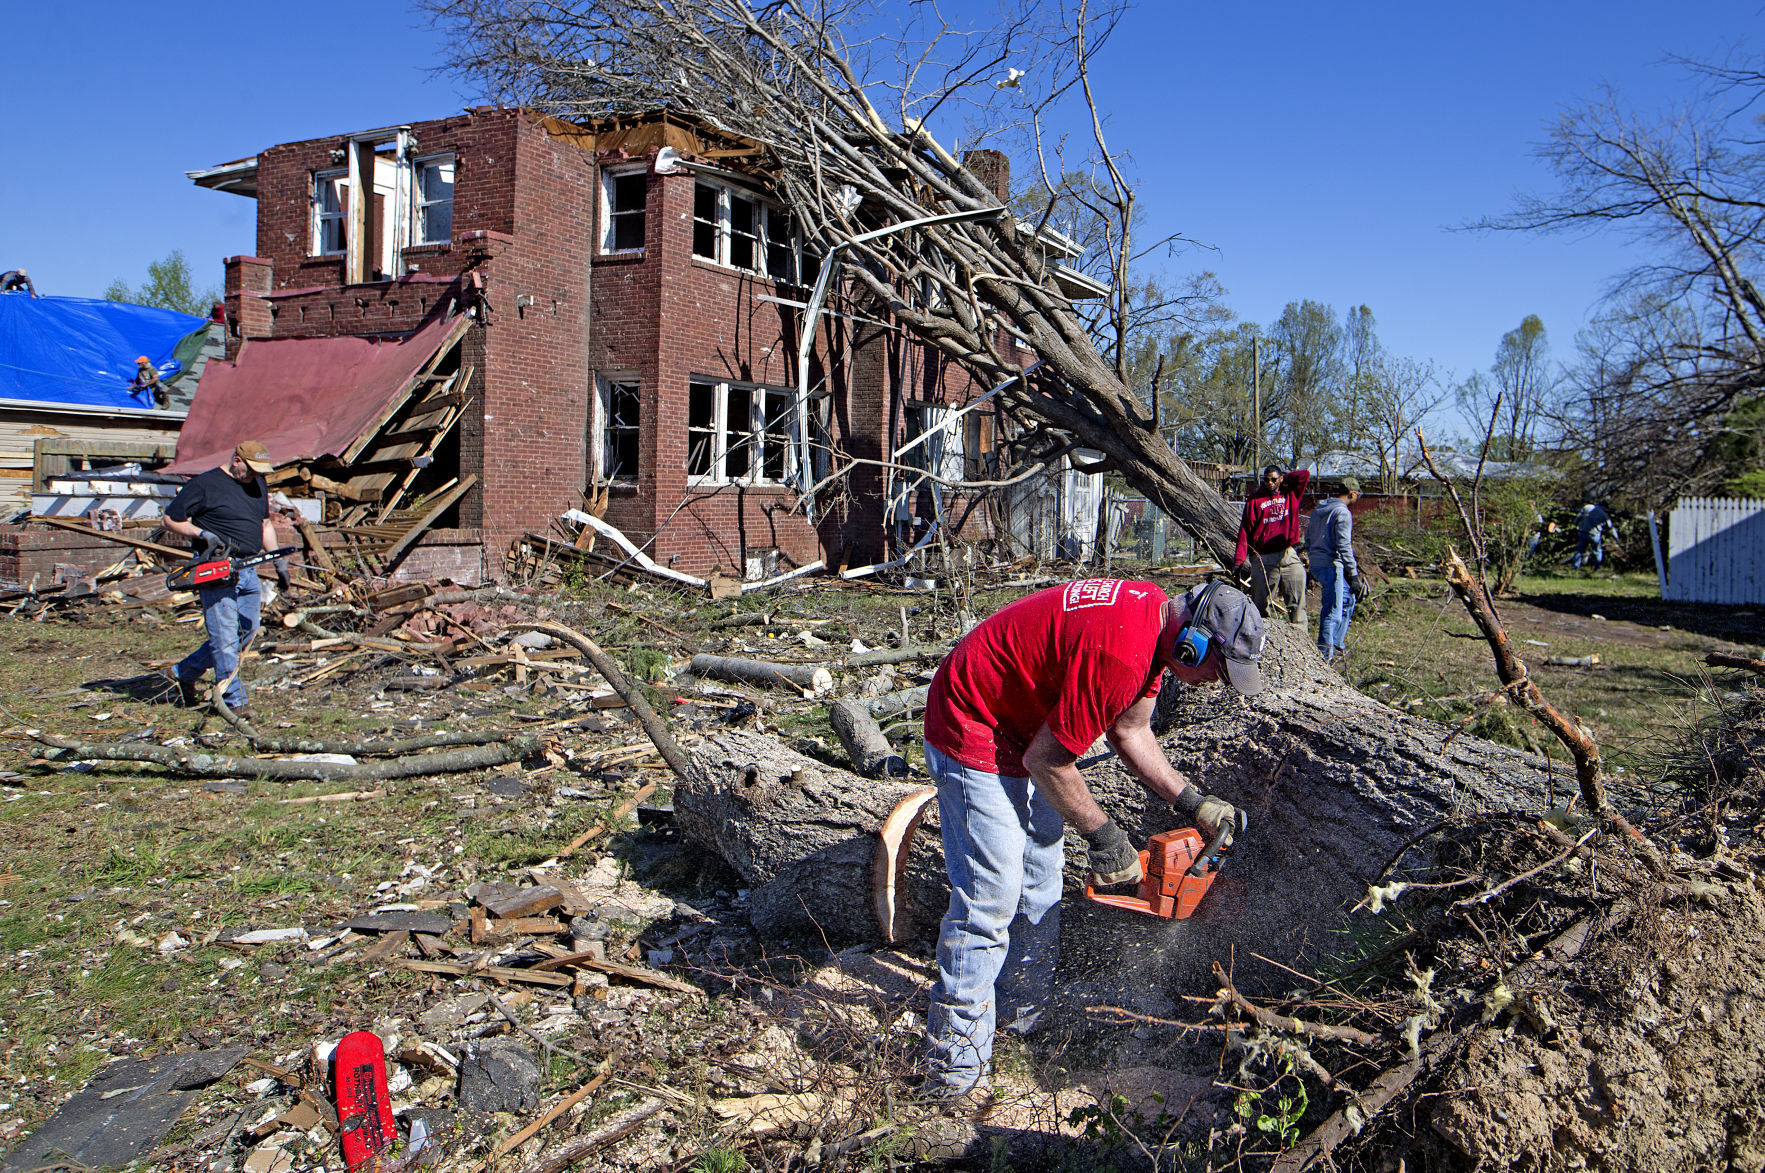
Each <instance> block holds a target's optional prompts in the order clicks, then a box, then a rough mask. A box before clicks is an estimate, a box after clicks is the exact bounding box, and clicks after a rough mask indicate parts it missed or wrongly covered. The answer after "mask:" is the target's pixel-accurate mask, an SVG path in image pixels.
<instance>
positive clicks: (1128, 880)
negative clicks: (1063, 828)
mask: <svg viewBox="0 0 1765 1173" xmlns="http://www.w3.org/2000/svg"><path fill="white" fill-rule="evenodd" d="M1084 835H1085V846H1086V852H1085V855H1086V861H1085V862H1086V864H1087V866H1089V867H1090V869H1091V883H1092V884H1093V885H1095V886H1096V887H1099V888H1108V887H1112V886H1114V885H1116V884H1138V883H1139V882H1140V876H1141V874H1142V873H1141V871H1140V853H1139V852H1138V851H1135V850H1134V845H1133V844H1132V843H1129V842H1128V833H1127V832H1126V831H1123V830H1122V829H1121V828H1120V827H1118V826H1116V823H1115V820H1114V819H1104V820H1103V825H1102V826H1101V827H1098V828H1097V829H1096V830H1095V831H1086V832H1085V833H1084Z"/></svg>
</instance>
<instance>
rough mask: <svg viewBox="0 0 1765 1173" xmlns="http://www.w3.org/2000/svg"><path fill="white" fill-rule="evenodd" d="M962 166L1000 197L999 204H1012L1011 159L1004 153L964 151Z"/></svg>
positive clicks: (982, 149)
mask: <svg viewBox="0 0 1765 1173" xmlns="http://www.w3.org/2000/svg"><path fill="white" fill-rule="evenodd" d="M962 165H963V166H964V167H966V168H968V169H969V171H971V172H973V173H974V177H975V178H976V179H978V180H980V181H981V182H982V183H984V184H986V185H987V187H988V189H989V190H991V191H992V193H993V194H994V195H996V196H998V197H999V202H1000V203H1002V204H1009V203H1010V202H1011V159H1010V157H1008V156H1007V155H1006V154H1005V152H1004V151H995V150H991V149H989V148H985V147H982V148H979V149H977V150H972V151H964V152H963V154H962Z"/></svg>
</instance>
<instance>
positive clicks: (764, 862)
mask: <svg viewBox="0 0 1765 1173" xmlns="http://www.w3.org/2000/svg"><path fill="white" fill-rule="evenodd" d="M695 756H696V757H697V758H698V760H699V765H700V767H701V769H700V774H701V779H700V780H698V781H695V782H692V783H682V784H681V785H678V786H676V787H675V790H674V818H675V822H676V824H677V825H679V826H680V828H681V831H682V833H683V834H684V835H685V836H686V837H687V838H688V839H689V840H691V841H692V842H694V843H696V844H698V845H699V846H701V847H705V848H707V849H709V850H710V851H713V852H715V853H716V854H717V855H719V856H721V857H723V859H725V860H727V861H728V862H729V864H730V866H732V867H733V868H734V869H735V870H736V871H737V872H738V873H739V874H740V875H741V876H742V878H743V879H744V880H746V881H747V882H748V883H749V884H750V885H751V891H750V892H749V893H748V914H749V917H750V919H751V920H752V921H753V923H754V925H755V927H757V928H759V929H761V930H762V931H765V932H790V931H796V930H801V929H813V928H814V927H815V926H820V927H821V928H823V929H825V930H826V931H827V932H828V934H829V936H830V938H837V939H839V940H841V941H854V940H857V941H879V940H882V939H883V927H882V925H881V924H879V922H878V919H877V915H876V897H875V883H874V881H875V877H876V851H877V845H878V843H879V832H880V831H881V829H882V828H883V827H884V826H885V825H886V824H888V822H889V818H890V816H891V815H893V814H894V813H895V811H896V809H897V808H898V807H900V806H901V804H902V803H903V802H904V801H906V800H908V799H909V798H912V797H913V796H915V795H919V794H923V793H924V792H925V786H924V784H923V783H909V782H905V781H899V780H896V779H871V778H861V777H859V776H858V775H856V774H853V773H851V772H849V771H846V770H840V769H836V768H834V767H832V766H828V765H826V764H824V763H822V762H818V761H816V760H814V759H813V758H809V757H805V756H804V755H803V754H800V753H798V752H796V751H795V750H793V749H790V748H788V747H786V746H784V745H782V744H780V743H779V742H778V741H776V740H774V739H773V738H770V737H766V736H762V735H760V734H755V733H749V732H746V731H743V730H725V731H723V732H720V733H718V734H716V735H715V736H714V738H712V739H709V740H707V741H706V742H705V743H703V744H702V745H701V746H700V747H698V748H697V750H696V751H695ZM934 817H935V812H934ZM904 854H905V858H904V860H903V862H902V863H901V866H900V868H899V871H898V874H897V879H896V884H895V893H894V900H893V908H892V916H891V921H892V925H891V927H892V929H893V931H894V932H895V934H896V935H897V936H899V937H903V938H910V937H915V936H924V935H929V934H930V933H932V932H935V931H936V929H937V924H938V921H939V919H940V918H941V917H942V916H943V915H944V908H945V905H946V904H948V903H949V899H950V897H949V885H948V883H947V881H946V880H945V879H944V862H943V853H942V851H941V849H940V848H939V847H938V845H937V836H936V835H929V834H926V833H924V832H922V833H920V834H918V835H915V836H912V837H911V840H910V842H909V843H908V845H907V848H906V851H905V853H904Z"/></svg>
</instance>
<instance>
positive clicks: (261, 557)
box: [165, 546, 300, 591]
mask: <svg viewBox="0 0 1765 1173" xmlns="http://www.w3.org/2000/svg"><path fill="white" fill-rule="evenodd" d="M299 552H300V547H299V546H283V547H282V548H281V549H280V550H265V551H263V552H262V553H258V554H253V555H251V556H250V557H247V558H209V559H198V558H192V559H191V560H190V561H188V562H186V563H184V565H182V566H180V567H178V568H177V569H176V570H173V571H172V572H171V573H169V574H167V575H166V576H165V585H166V589H167V590H172V591H188V590H194V589H196V588H197V587H205V586H216V585H218V584H220V583H224V582H231V581H232V580H233V579H234V578H236V577H238V575H239V572H240V571H241V570H243V569H244V568H245V567H247V566H256V565H258V564H259V563H263V562H273V561H275V560H276V559H277V558H282V557H286V556H287V555H289V554H296V553H299Z"/></svg>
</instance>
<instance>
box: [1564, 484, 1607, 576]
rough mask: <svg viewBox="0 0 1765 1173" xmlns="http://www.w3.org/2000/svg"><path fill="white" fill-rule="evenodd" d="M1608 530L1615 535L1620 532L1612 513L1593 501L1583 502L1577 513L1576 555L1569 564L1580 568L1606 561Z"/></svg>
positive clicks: (1595, 565)
mask: <svg viewBox="0 0 1765 1173" xmlns="http://www.w3.org/2000/svg"><path fill="white" fill-rule="evenodd" d="M1608 530H1610V531H1611V533H1612V534H1613V536H1616V535H1617V533H1618V527H1617V526H1615V525H1613V524H1612V518H1611V515H1610V514H1608V513H1607V512H1606V511H1605V510H1604V509H1603V508H1601V507H1600V506H1599V505H1596V504H1594V503H1593V502H1592V501H1585V502H1583V503H1582V505H1581V511H1580V512H1579V513H1577V514H1576V515H1575V556H1574V557H1572V558H1570V559H1569V565H1570V566H1573V567H1575V568H1576V569H1577V570H1579V569H1580V568H1581V567H1583V566H1590V567H1597V566H1599V565H1600V564H1601V563H1602V562H1604V561H1605V560H1606V550H1605V535H1606V532H1607V531H1608Z"/></svg>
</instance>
